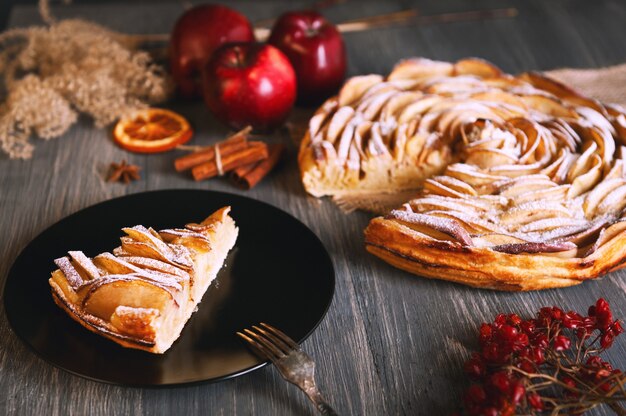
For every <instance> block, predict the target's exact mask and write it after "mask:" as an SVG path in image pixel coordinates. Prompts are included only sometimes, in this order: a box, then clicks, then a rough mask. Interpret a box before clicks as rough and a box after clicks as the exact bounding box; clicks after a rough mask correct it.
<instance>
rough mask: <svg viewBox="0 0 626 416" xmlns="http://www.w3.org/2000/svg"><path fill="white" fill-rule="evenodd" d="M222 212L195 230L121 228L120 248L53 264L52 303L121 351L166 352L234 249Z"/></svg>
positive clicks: (233, 233) (233, 234) (230, 224)
mask: <svg viewBox="0 0 626 416" xmlns="http://www.w3.org/2000/svg"><path fill="white" fill-rule="evenodd" d="M229 211H230V207H224V208H222V209H220V210H218V211H216V212H215V213H213V214H212V215H211V216H209V217H208V218H207V219H206V220H204V221H203V222H202V223H200V224H187V225H186V226H185V228H181V229H170V230H162V231H160V232H157V231H155V230H153V229H151V228H145V227H142V226H135V227H132V228H124V231H125V232H126V234H127V235H126V236H125V237H122V238H121V242H122V245H121V246H120V247H118V248H116V249H115V250H114V251H113V254H111V253H102V254H100V255H98V256H96V257H95V258H93V259H90V258H88V257H87V256H85V255H84V254H83V253H82V252H80V251H70V252H69V256H66V257H62V258H60V259H57V260H55V263H56V264H57V266H58V267H59V269H57V270H55V271H53V272H52V277H51V278H50V279H49V283H50V287H51V290H52V297H53V299H54V302H55V303H56V304H57V305H58V306H59V307H60V308H62V309H63V310H65V312H67V314H68V315H69V316H70V317H71V318H72V319H74V320H75V321H76V322H78V323H80V324H81V325H82V326H83V327H85V328H87V329H89V330H90V331H92V332H94V333H96V334H98V335H101V336H103V337H105V338H108V339H110V340H112V341H114V342H116V343H118V344H120V345H122V346H124V347H127V348H135V349H141V350H144V351H148V352H152V353H163V352H165V351H167V350H168V349H169V348H170V346H171V345H172V343H173V342H174V341H175V340H176V339H177V338H178V337H179V335H180V332H181V331H182V329H183V327H184V325H185V323H186V322H187V320H188V319H189V318H190V317H191V315H192V314H193V312H194V311H195V309H196V306H197V304H198V303H199V302H200V300H201V299H202V296H203V295H204V293H205V292H206V290H207V289H208V287H209V285H210V284H211V282H212V281H213V279H214V278H215V277H216V275H217V272H218V271H219V269H220V268H221V267H222V264H223V262H224V260H225V258H226V255H227V254H228V251H229V250H230V249H231V248H232V247H233V246H234V244H235V240H236V238H237V232H238V230H237V228H236V226H235V223H234V221H233V220H232V218H231V217H230V216H229V215H228V213H229Z"/></svg>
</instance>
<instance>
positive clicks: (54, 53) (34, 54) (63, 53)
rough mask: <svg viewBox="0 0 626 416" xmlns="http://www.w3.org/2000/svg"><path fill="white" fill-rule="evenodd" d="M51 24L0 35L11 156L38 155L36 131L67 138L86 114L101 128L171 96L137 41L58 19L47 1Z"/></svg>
mask: <svg viewBox="0 0 626 416" xmlns="http://www.w3.org/2000/svg"><path fill="white" fill-rule="evenodd" d="M40 11H41V14H42V18H43V20H44V21H46V22H48V24H47V25H45V26H33V27H28V28H18V29H12V30H8V31H6V32H4V33H2V34H0V73H2V78H1V80H2V82H3V83H4V87H5V90H6V96H5V101H4V103H2V105H1V106H0V145H1V147H2V150H3V151H4V152H5V153H7V154H8V155H9V156H10V157H11V158H22V159H27V158H29V157H31V155H32V151H33V145H32V144H31V143H29V141H28V139H29V137H30V136H31V135H33V134H35V135H36V136H38V137H40V138H42V139H50V138H54V137H59V136H60V135H62V134H63V133H65V132H66V131H67V130H68V128H69V127H70V126H71V125H72V124H74V123H75V122H76V120H77V116H78V113H83V114H86V115H88V116H90V117H91V118H93V120H94V123H95V125H96V126H97V127H103V126H106V125H108V124H110V123H111V122H113V121H115V120H116V119H118V118H119V117H121V116H122V115H123V114H125V113H128V112H129V111H131V110H135V109H137V108H142V107H146V106H148V105H149V104H153V103H158V102H162V101H164V100H165V99H166V98H167V97H168V95H169V92H170V91H171V86H170V81H169V79H168V77H167V75H166V73H165V71H164V70H163V69H162V68H161V67H160V66H159V65H156V64H155V63H154V62H153V61H152V58H151V57H150V55H149V54H148V53H147V52H144V51H139V50H137V49H136V46H137V42H134V41H133V40H134V38H132V37H130V36H128V35H124V34H120V33H116V32H113V31H111V30H109V29H107V28H105V27H102V26H99V25H97V24H95V23H92V22H88V21H85V20H80V19H68V20H60V21H58V22H57V21H55V20H54V19H53V18H52V17H51V16H50V13H49V8H48V2H47V0H41V1H40Z"/></svg>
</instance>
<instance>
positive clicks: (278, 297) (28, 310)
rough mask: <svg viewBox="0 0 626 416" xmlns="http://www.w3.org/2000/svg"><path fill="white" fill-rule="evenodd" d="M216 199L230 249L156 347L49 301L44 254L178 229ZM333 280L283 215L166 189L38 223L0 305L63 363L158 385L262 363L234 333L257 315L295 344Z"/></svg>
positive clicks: (86, 373)
mask: <svg viewBox="0 0 626 416" xmlns="http://www.w3.org/2000/svg"><path fill="white" fill-rule="evenodd" d="M225 205H230V206H232V211H231V215H232V217H233V218H234V219H235V221H236V223H237V225H238V226H239V238H238V239H237V243H236V246H235V249H234V250H233V251H232V252H231V254H230V255H229V257H228V259H227V261H226V267H225V268H223V269H222V270H221V271H220V273H219V275H218V278H217V279H216V281H215V282H214V283H213V284H212V285H211V287H210V288H209V290H208V291H207V293H206V294H205V296H204V298H203V301H202V303H201V304H200V305H199V310H198V312H196V313H195V314H194V315H193V316H192V318H191V319H190V320H189V322H188V323H187V325H186V327H185V328H184V329H183V332H182V334H181V336H180V338H179V339H178V340H177V341H176V342H175V343H174V345H173V346H172V348H171V349H170V350H169V351H167V352H166V353H165V354H163V355H155V354H150V353H147V352H144V351H138V350H131V349H126V348H123V347H121V346H119V345H117V344H116V343H114V342H112V341H109V340H107V339H105V338H102V337H100V336H98V335H96V334H93V333H91V332H89V331H88V330H86V329H85V328H83V327H82V326H80V325H79V324H78V323H76V322H74V321H73V320H72V319H71V318H70V317H68V316H67V315H66V314H65V312H63V311H62V310H61V309H60V308H58V307H57V306H56V305H55V304H54V302H53V301H52V296H51V294H50V287H49V286H48V278H49V276H50V272H51V271H53V270H54V269H55V268H56V267H55V265H54V263H53V259H55V258H57V257H61V256H63V255H65V254H66V252H67V251H68V250H82V251H84V252H85V254H87V255H88V256H90V257H93V256H95V255H97V254H99V253H101V252H103V251H111V250H112V249H113V248H114V247H116V246H117V245H118V244H119V237H120V236H121V235H122V234H123V233H122V232H121V231H120V228H121V227H124V226H132V225H136V224H142V225H146V226H152V227H154V228H157V229H160V228H166V227H176V226H182V225H184V224H186V223H188V222H192V221H201V220H202V219H204V218H205V217H206V216H208V215H209V214H211V213H212V212H213V211H214V210H216V209H218V208H220V207H222V206H225ZM334 287H335V273H334V270H333V265H332V262H331V260H330V257H329V255H328V253H327V251H326V249H325V248H324V246H323V245H322V243H321V242H320V240H319V239H318V238H317V237H316V236H315V234H313V232H312V231H311V230H309V229H308V228H307V227H306V226H305V225H304V224H302V223H301V222H300V221H298V220H296V219H295V218H293V217H292V216H290V215H289V214H287V213H285V212H283V211H281V210H279V209H278V208H275V207H272V206H271V205H267V204H265V203H262V202H259V201H255V200H252V199H249V198H245V197H242V196H237V195H231V194H226V193H220V192H211V191H198V190H168V191H156V192H147V193H140V194H134V195H129V196H125V197H121V198H117V199H112V200H110V201H106V202H102V203H100V204H97V205H94V206H91V207H89V208H85V209H83V210H82V211H79V212H77V213H75V214H72V215H70V216H69V217H67V218H65V219H63V220H61V221H59V222H58V223H56V224H54V225H53V226H51V227H50V228H48V229H47V230H45V231H44V232H43V233H41V234H40V235H39V236H38V237H37V238H35V239H34V240H33V241H32V242H31V243H30V244H29V245H28V246H27V247H26V248H25V249H24V250H23V251H22V253H21V254H20V255H19V256H18V258H17V260H15V263H14V264H13V266H12V268H11V270H10V271H9V275H8V277H7V280H6V284H5V289H4V306H5V309H6V314H7V317H8V320H9V322H10V324H11V326H12V327H13V330H14V331H15V333H16V334H17V335H18V336H19V337H20V338H21V339H22V340H23V341H24V342H25V343H26V344H27V345H28V346H29V347H31V348H32V349H33V350H34V351H35V353H37V354H38V355H39V356H40V357H41V358H43V359H44V360H46V361H48V362H49V363H51V364H53V365H55V366H57V367H59V368H61V369H63V370H66V371H69V372H71V373H73V374H76V375H79V376H83V377H86V378H89V379H92V380H97V381H102V382H108V383H115V384H123V385H136V386H166V385H176V384H187V383H195V382H201V381H219V380H224V379H227V378H231V377H236V376H239V375H242V374H245V373H247V372H249V371H252V370H255V369H257V368H259V367H261V366H263V365H264V364H265V363H263V362H262V361H261V360H259V359H257V358H256V357H255V356H254V355H253V354H251V353H250V352H249V351H248V349H247V348H246V347H245V346H244V345H243V343H242V342H241V341H240V340H239V339H238V338H237V337H236V336H235V331H238V330H241V329H242V328H244V327H248V326H250V325H252V324H256V323H258V322H260V321H263V322H267V323H270V324H272V325H274V326H276V327H278V328H280V329H282V330H283V331H284V332H285V333H287V334H288V335H290V336H291V337H292V338H294V339H295V340H298V341H300V342H301V341H302V340H304V339H305V338H306V337H308V336H309V334H310V333H311V332H313V330H314V329H315V328H316V327H317V325H318V324H319V323H320V321H321V320H322V318H323V317H324V315H325V314H326V311H327V309H328V307H329V306H330V303H331V300H332V297H333V292H334Z"/></svg>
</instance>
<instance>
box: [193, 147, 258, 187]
mask: <svg viewBox="0 0 626 416" xmlns="http://www.w3.org/2000/svg"><path fill="white" fill-rule="evenodd" d="M220 155H221V162H222V171H223V172H230V171H231V170H233V169H235V168H238V167H239V166H242V165H247V164H250V163H254V162H258V161H260V160H263V159H266V158H267V156H268V150H267V145H266V144H265V143H262V142H248V147H246V148H245V149H243V150H240V151H238V152H235V153H231V154H228V155H224V154H220ZM219 173H220V172H219V167H218V166H217V161H216V160H210V161H208V162H204V163H201V164H199V165H197V166H194V167H193V168H192V169H191V174H192V175H193V178H194V179H195V180H196V181H201V180H203V179H209V178H212V177H214V176H217V175H218V174H219Z"/></svg>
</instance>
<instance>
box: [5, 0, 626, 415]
mask: <svg viewBox="0 0 626 416" xmlns="http://www.w3.org/2000/svg"><path fill="white" fill-rule="evenodd" d="M407 3H410V2H408V1H395V2H388V3H383V2H376V1H368V2H364V3H363V2H359V3H358V5H357V2H356V1H354V2H348V3H347V4H342V5H339V6H335V7H333V8H331V9H328V10H327V11H326V13H327V15H328V16H330V17H331V18H332V19H333V20H335V21H342V20H346V19H349V18H355V17H357V15H356V14H355V13H358V14H359V15H363V16H364V15H369V14H375V13H381V12H390V11H396V10H401V9H404V8H406V7H407V6H408V5H407ZM415 3H418V4H417V6H418V7H420V10H421V12H422V13H424V14H429V13H436V12H443V11H454V10H467V9H468V8H471V9H479V8H494V7H505V6H510V5H513V6H516V7H518V8H519V9H520V15H519V16H518V17H517V18H515V19H514V20H510V19H509V20H499V21H481V22H472V23H469V22H465V23H454V24H445V25H443V24H442V25H432V26H424V27H403V28H393V29H386V30H376V31H370V32H364V33H358V34H348V35H346V37H345V39H346V42H347V45H348V54H349V62H350V65H349V72H350V74H362V73H369V72H378V73H386V72H388V71H389V70H390V68H391V67H392V65H393V64H394V62H396V61H397V60H399V59H401V58H403V57H408V56H418V55H421V56H425V57H429V58H434V59H442V60H454V59H457V58H461V57H464V56H480V57H483V58H486V59H488V60H490V61H493V62H494V63H496V64H497V65H499V66H501V67H502V68H503V69H504V70H507V71H512V72H518V71H522V70H527V69H550V68H555V67H563V66H574V67H599V66H605V65H610V64H615V63H620V62H623V61H625V60H626V42H624V39H625V38H626V25H624V21H626V3H623V2H620V1H619V0H612V1H611V0H607V1H601V0H596V1H593V2H592V1H583V0H576V1H550V2H546V1H544V0H528V1H519V2H513V1H511V0H504V1H495V0H494V1H484V0H479V1H473V2H471V3H468V4H466V3H465V2H463V1H461V0H458V1H457V0H450V1H439V2H429V4H423V5H422V4H421V3H422V2H415ZM423 3H426V2H423ZM303 5H304V3H295V4H294V3H292V2H289V4H288V3H287V2H285V3H279V2H270V1H267V2H253V1H249V2H238V3H237V4H236V7H237V8H238V9H240V10H241V11H243V12H245V13H246V14H247V15H248V16H251V17H253V18H255V19H263V18H269V17H273V16H277V15H278V14H279V13H280V12H281V11H283V10H286V9H287V8H296V7H300V6H303ZM55 10H56V14H57V15H58V16H59V17H66V16H83V17H85V18H89V19H93V20H95V21H98V22H101V23H103V24H107V25H109V26H111V27H113V28H115V29H119V30H126V31H132V32H163V31H165V32H166V31H168V30H169V29H170V28H171V26H172V24H173V22H174V20H175V18H176V17H177V16H178V15H179V14H180V13H181V12H182V7H181V5H180V3H176V2H174V3H167V2H157V3H154V4H149V3H147V2H146V1H143V2H140V3H133V2H122V1H119V2H113V1H111V2H108V3H106V4H105V3H102V2H96V3H94V2H91V3H89V4H88V5H81V4H78V5H74V6H69V7H65V8H61V7H57V8H55ZM37 22H38V18H37V13H36V9H35V8H34V7H33V6H15V7H14V8H13V10H12V15H11V18H10V25H13V26H16V25H27V24H33V23H37ZM174 108H175V109H176V110H178V111H180V112H182V113H183V114H185V115H186V116H187V117H188V118H189V119H190V120H191V121H192V122H193V124H194V125H195V127H196V131H197V135H196V139H195V140H196V143H209V142H210V141H211V140H212V139H216V138H221V137H224V135H225V134H226V129H225V128H224V127H222V126H221V125H219V124H218V123H217V122H216V121H214V119H213V118H211V116H210V115H209V113H208V111H207V110H205V108H204V106H203V105H202V104H200V103H191V104H189V103H187V104H185V103H176V104H174ZM300 113H302V110H300ZM276 139H277V140H284V141H285V142H289V139H288V138H286V137H282V136H280V134H279V135H277V136H276ZM289 143H290V152H289V156H290V159H289V162H288V163H286V164H285V165H284V166H283V167H282V168H281V169H279V170H278V171H276V172H275V173H274V174H272V175H271V176H270V177H269V178H267V179H266V180H265V181H264V182H262V183H261V184H260V185H259V186H258V187H257V188H255V189H254V190H252V191H249V192H243V191H238V190H236V189H235V188H233V187H232V186H231V185H230V184H229V183H228V182H226V181H221V180H212V181H210V182H201V183H194V182H193V181H192V180H190V179H189V178H188V177H186V176H184V175H180V174H176V173H175V172H174V171H173V168H172V161H173V159H174V158H175V156H176V155H175V154H163V155H157V156H140V155H135V154H129V153H127V152H124V151H123V150H121V149H119V148H118V147H116V146H115V145H114V144H113V143H112V141H111V140H110V130H109V129H105V130H96V129H95V128H93V127H92V126H91V125H90V123H88V122H81V123H80V124H79V125H77V126H75V127H74V128H72V130H71V131H70V132H69V133H68V134H67V135H66V137H62V138H59V139H56V140H51V141H49V142H44V141H39V140H38V141H37V148H36V151H35V154H34V157H33V159H32V160H30V161H26V162H22V161H12V160H8V159H7V158H6V157H4V156H2V157H1V158H0V213H1V214H2V215H1V216H0V235H1V236H2V237H1V239H0V253H1V254H0V255H1V260H2V261H0V279H1V280H2V281H4V279H5V278H6V274H7V271H8V269H9V267H10V265H11V263H12V261H13V260H14V259H15V257H16V256H17V255H18V253H19V252H20V250H21V249H22V248H23V247H25V246H26V244H28V242H29V241H30V240H31V239H32V238H34V237H35V236H36V235H37V234H38V233H39V232H41V231H42V230H44V229H45V228H46V227H48V226H49V225H51V224H53V223H54V222H56V221H57V220H59V219H61V218H63V217H65V216H67V215H69V214H71V213H73V212H75V211H77V210H80V209H82V208H84V207H86V206H89V205H92V204H94V203H97V202H100V201H103V200H106V199H109V198H113V197H116V196H120V195H124V194H129V193H136V192H141V191H146V190H155V189H167V188H195V189H215V190H223V191H228V192H236V193H242V194H245V195H246V196H249V197H252V198H256V199H259V200H262V201H266V202H268V203H270V204H273V205H275V206H277V207H280V208H281V209H283V210H285V211H287V212H289V213H291V214H292V215H294V216H296V217H297V218H299V219H300V220H302V221H303V222H304V223H305V224H307V225H308V226H309V227H310V228H311V229H312V230H313V231H314V232H315V233H316V234H317V235H318V236H319V237H320V238H321V239H322V241H323V242H324V244H325V245H326V247H327V248H328V250H329V252H330V253H331V256H332V258H333V261H334V264H335V268H336V271H337V289H336V293H335V298H334V301H333V303H332V306H331V308H330V310H329V312H328V315H327V316H326V318H325V319H324V321H323V322H322V324H321V325H320V327H319V328H318V329H317V330H316V331H315V333H314V334H313V335H312V336H311V337H310V338H309V339H308V340H307V341H306V342H305V343H304V349H305V350H306V351H308V352H310V353H311V355H313V356H314V357H315V358H316V359H317V362H318V364H319V370H318V381H319V384H320V386H321V388H322V389H323V390H324V391H325V392H326V394H327V396H328V398H329V400H330V401H331V402H332V403H333V404H334V405H335V406H336V408H337V409H338V410H339V411H340V413H342V414H346V415H400V414H407V415H415V414H423V415H433V414H443V415H445V414H449V413H450V412H452V411H453V410H454V409H455V408H456V405H457V403H458V402H459V400H460V396H461V393H462V391H463V389H464V388H465V387H466V384H465V383H466V382H465V380H464V376H463V371H462V363H463V361H464V360H465V359H466V357H467V356H468V350H467V349H466V348H467V347H470V348H475V347H476V346H477V342H476V328H477V326H478V324H479V323H480V322H482V321H487V320H491V319H492V318H493V317H494V316H495V314H496V313H498V312H513V311H515V312H518V313H521V314H523V315H524V314H530V313H532V312H533V311H535V310H536V309H538V308H539V307H540V306H543V305H552V304H557V305H564V306H565V307H569V308H574V309H577V310H580V311H585V310H586V307H587V306H588V305H590V304H591V303H593V302H594V301H595V300H596V299H597V298H598V297H601V296H603V297H605V298H606V299H608V300H609V301H610V302H611V304H612V306H613V308H614V310H615V313H616V315H617V316H620V317H622V318H624V317H626V301H625V300H624V292H625V291H626V281H625V280H624V273H613V274H612V275H611V276H609V277H607V278H605V279H603V280H598V281H594V282H588V283H586V284H584V285H581V286H578V287H573V288H569V289H561V290H550V291H543V292H533V293H500V292H492V291H485V290H476V289H471V288H468V287H464V286H460V285H456V284H451V283H446V282H442V281H435V280H428V279H423V278H418V277H415V276H412V275H409V274H408V273H405V272H402V271H400V270H396V269H394V268H393V267H391V266H389V265H387V264H386V263H383V262H382V261H380V260H378V259H376V258H374V257H373V256H371V255H368V254H367V253H366V252H365V250H364V248H363V237H362V232H363V229H364V227H365V225H366V224H367V222H368V219H369V218H370V215H368V214H365V213H354V214H350V215H346V214H344V213H342V212H341V211H340V210H339V209H338V208H337V207H336V206H335V205H334V204H333V203H332V202H330V201H328V200H315V199H313V198H311V197H308V196H307V195H306V194H305V192H304V190H303V188H302V186H301V184H300V182H299V179H298V173H297V164H296V161H295V157H294V156H295V152H296V148H295V145H294V144H293V143H291V142H289ZM120 159H128V161H129V162H130V163H134V164H138V165H140V166H141V167H142V169H143V172H144V174H143V179H142V180H141V181H138V182H135V183H133V184H131V185H129V186H124V185H120V184H109V183H106V182H104V181H103V176H104V174H105V173H104V172H105V171H106V169H107V166H108V164H109V163H110V162H111V161H119V160H120ZM60 244H62V242H60ZM0 315H1V317H0V339H1V341H0V414H24V415H67V414H75V415H87V414H91V415H111V414H123V415H128V414H149V415H153V414H164V415H170V414H185V415H186V414H210V415H232V414H239V415H290V414H303V415H305V414H309V415H311V414H314V412H313V409H312V407H311V406H310V405H309V403H308V402H307V400H306V399H305V397H304V396H303V395H302V394H301V393H300V391H298V390H297V389H296V388H295V387H293V386H291V385H288V384H287V383H286V382H284V381H283V380H282V379H281V378H280V376H279V375H278V373H277V372H276V371H275V370H274V369H273V368H271V367H266V368H263V369H261V370H260V371H256V372H254V373H252V374H249V375H246V376H243V377H239V378H237V379H234V380H229V381H226V382H222V383H218V384H208V385H198V386H194V387H185V388H171V389H138V388H121V387H116V386H111V385H104V384H98V383H95V382H91V381H88V380H85V379H82V378H79V377H75V376H72V375H70V374H67V373H65V372H63V371H59V370H57V369H55V368H53V367H52V366H50V365H48V364H46V363H45V362H43V361H41V360H40V359H38V358H37V357H35V355H33V354H32V353H31V352H30V351H29V350H28V349H27V348H26V347H25V346H24V345H22V343H21V342H20V341H19V340H18V339H17V338H16V337H15V335H14V334H13V333H12V331H11V330H10V329H9V325H8V323H7V321H6V318H5V316H4V312H2V313H0ZM608 358H609V359H610V360H612V361H613V362H614V363H616V364H617V365H618V366H620V367H621V368H624V367H626V341H624V340H619V342H618V343H617V345H616V346H615V347H614V348H613V349H612V350H611V352H610V354H608ZM593 414H596V415H604V414H610V413H609V412H608V411H606V410H598V411H597V412H595V413H593Z"/></svg>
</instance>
